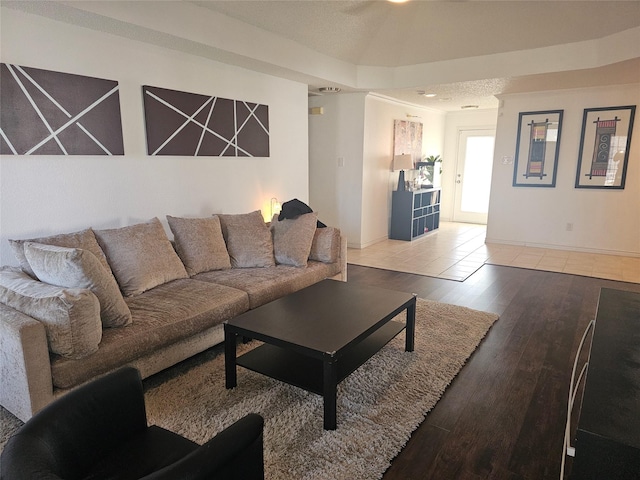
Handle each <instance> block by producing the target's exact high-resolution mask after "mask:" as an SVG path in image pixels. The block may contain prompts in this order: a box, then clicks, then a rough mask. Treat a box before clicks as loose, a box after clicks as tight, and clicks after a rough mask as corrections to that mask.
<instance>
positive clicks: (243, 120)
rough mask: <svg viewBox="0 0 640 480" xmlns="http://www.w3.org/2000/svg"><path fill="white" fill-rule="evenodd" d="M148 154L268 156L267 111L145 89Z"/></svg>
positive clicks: (224, 100)
mask: <svg viewBox="0 0 640 480" xmlns="http://www.w3.org/2000/svg"><path fill="white" fill-rule="evenodd" d="M142 92H143V99H144V116H145V123H146V129H147V153H148V154H149V155H184V156H214V157H268V156H269V107H268V106H267V105H260V104H258V103H250V102H243V101H241V100H229V99H227V98H220V97H213V96H211V95H199V94H195V93H187V92H180V91H177V90H168V89H166V88H159V87H150V86H146V85H145V86H143V87H142Z"/></svg>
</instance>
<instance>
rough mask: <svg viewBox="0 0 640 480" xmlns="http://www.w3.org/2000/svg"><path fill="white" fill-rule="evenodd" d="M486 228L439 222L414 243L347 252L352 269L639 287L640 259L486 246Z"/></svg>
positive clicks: (397, 242) (386, 243) (390, 243)
mask: <svg viewBox="0 0 640 480" xmlns="http://www.w3.org/2000/svg"><path fill="white" fill-rule="evenodd" d="M485 236H486V226H485V225H475V224H469V223H454V222H441V223H440V228H439V229H438V231H436V232H434V233H432V234H430V235H427V236H425V237H423V238H421V239H419V240H414V241H413V242H405V241H402V240H385V241H382V242H379V243H376V244H375V245H371V246H370V247H366V248H363V249H356V248H350V249H349V250H348V252H347V261H348V263H352V264H354V265H363V266H366V267H375V268H382V269H385V270H396V271H399V272H406V273H415V274H418V275H427V276H430V277H438V278H446V279H449V280H457V281H463V280H465V279H466V278H467V277H469V275H471V274H472V273H473V272H475V271H476V270H477V269H478V268H480V267H481V266H482V265H484V264H485V263H488V264H492V265H505V266H511V267H521V268H531V269H535V270H546V271H551V272H562V273H571V274H575V275H584V276H589V277H597V278H606V279H608V280H618V281H623V282H632V283H640V258H638V257H624V256H617V255H603V254H597V253H584V252H573V251H569V250H556V249H548V248H534V247H525V246H517V245H501V244H495V243H493V244H492V243H485Z"/></svg>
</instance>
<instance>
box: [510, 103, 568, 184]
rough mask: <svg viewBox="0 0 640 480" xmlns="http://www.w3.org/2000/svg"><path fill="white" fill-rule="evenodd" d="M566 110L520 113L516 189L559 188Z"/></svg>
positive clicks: (515, 163)
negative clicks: (558, 180) (559, 157)
mask: <svg viewBox="0 0 640 480" xmlns="http://www.w3.org/2000/svg"><path fill="white" fill-rule="evenodd" d="M563 115H564V110H544V111H538V112H520V115H519V116H518V136H517V139H516V155H515V159H514V165H513V186H514V187H548V188H553V187H555V186H556V176H557V173H558V153H559V152H560V138H561V134H562V116H563Z"/></svg>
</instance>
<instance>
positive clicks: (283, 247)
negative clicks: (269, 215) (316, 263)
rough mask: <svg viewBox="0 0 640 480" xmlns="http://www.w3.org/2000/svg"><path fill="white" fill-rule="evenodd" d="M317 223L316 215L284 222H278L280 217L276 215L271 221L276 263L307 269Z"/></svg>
mask: <svg viewBox="0 0 640 480" xmlns="http://www.w3.org/2000/svg"><path fill="white" fill-rule="evenodd" d="M317 222H318V215H317V214H316V213H306V214H304V215H300V216H298V217H296V218H293V219H286V218H285V219H283V220H278V215H277V214H275V215H274V216H273V219H272V220H271V233H272V235H273V253H274V256H275V258H276V263H278V264H281V265H293V266H294V267H306V266H307V260H308V259H309V253H310V252H311V243H312V242H313V236H314V234H315V232H316V225H317Z"/></svg>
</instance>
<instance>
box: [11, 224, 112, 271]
mask: <svg viewBox="0 0 640 480" xmlns="http://www.w3.org/2000/svg"><path fill="white" fill-rule="evenodd" d="M25 242H34V243H44V244H45V245H56V246H58V247H69V248H82V249H83V250H88V251H90V252H91V253H93V254H94V255H95V256H96V257H97V259H98V260H100V263H101V264H102V266H103V267H104V268H106V269H107V271H108V272H111V267H110V266H109V264H108V263H107V259H106V257H105V255H104V252H103V251H102V249H101V248H100V245H98V242H97V241H96V237H95V235H94V233H93V230H92V229H90V228H87V229H86V230H81V231H79V232H73V233H61V234H59V235H52V236H49V237H40V238H32V239H28V240H9V245H11V249H12V250H13V254H14V255H15V256H16V258H17V259H18V262H20V268H22V270H24V271H25V272H27V273H28V274H29V275H31V276H32V277H33V278H36V275H35V274H34V272H33V270H32V269H31V266H30V265H29V262H28V261H27V258H26V257H25V255H24V244H25Z"/></svg>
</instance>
